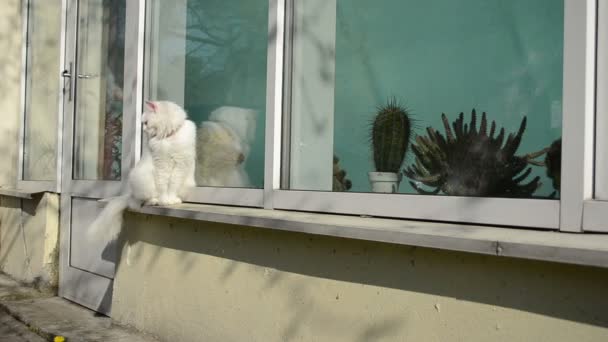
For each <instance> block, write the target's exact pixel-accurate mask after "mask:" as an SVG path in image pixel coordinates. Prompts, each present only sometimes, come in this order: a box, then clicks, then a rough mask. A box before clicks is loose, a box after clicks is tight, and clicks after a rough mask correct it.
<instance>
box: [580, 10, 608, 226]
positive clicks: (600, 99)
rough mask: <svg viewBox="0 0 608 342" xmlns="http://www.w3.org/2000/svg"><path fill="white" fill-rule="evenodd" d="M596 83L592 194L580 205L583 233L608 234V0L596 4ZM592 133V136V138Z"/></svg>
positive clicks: (590, 168)
mask: <svg viewBox="0 0 608 342" xmlns="http://www.w3.org/2000/svg"><path fill="white" fill-rule="evenodd" d="M597 11H598V14H597V16H598V21H597V83H596V94H598V96H596V113H595V127H593V130H592V131H591V132H587V133H588V134H589V136H592V137H594V138H595V141H594V143H595V151H594V152H595V155H594V156H593V161H594V162H595V163H594V164H593V165H591V166H589V172H592V173H593V180H594V184H593V189H592V191H593V193H592V194H589V193H587V194H586V196H585V201H584V204H583V219H582V221H583V229H584V230H585V231H590V232H608V136H606V133H608V131H607V130H608V98H607V97H606V96H599V94H606V93H607V92H608V63H607V62H606V60H607V58H608V0H598V7H597ZM594 133H595V134H594Z"/></svg>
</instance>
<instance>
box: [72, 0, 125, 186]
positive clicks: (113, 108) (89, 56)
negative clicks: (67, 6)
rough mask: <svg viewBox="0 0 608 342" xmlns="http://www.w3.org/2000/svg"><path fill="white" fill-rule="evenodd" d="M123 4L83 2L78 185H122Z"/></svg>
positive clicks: (77, 127)
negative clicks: (118, 182)
mask: <svg viewBox="0 0 608 342" xmlns="http://www.w3.org/2000/svg"><path fill="white" fill-rule="evenodd" d="M125 11H126V2H125V1H124V0H90V1H80V2H79V9H78V13H79V16H78V47H77V48H78V52H77V54H78V56H77V67H76V70H77V75H76V112H75V126H74V131H75V133H74V179H86V180H120V176H121V156H122V118H123V115H122V110H123V97H122V96H123V80H124V43H125Z"/></svg>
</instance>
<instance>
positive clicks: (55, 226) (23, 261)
mask: <svg viewBox="0 0 608 342" xmlns="http://www.w3.org/2000/svg"><path fill="white" fill-rule="evenodd" d="M0 208H1V209H2V212H0V239H1V240H0V270H1V271H2V272H4V273H6V274H8V275H10V276H11V277H12V278H14V279H16V280H19V281H21V282H24V283H28V284H32V285H35V286H37V287H38V288H40V289H41V290H47V291H52V292H55V291H56V290H57V289H56V288H57V282H58V259H59V254H58V253H59V249H58V240H59V195H57V194H52V193H45V194H40V195H36V196H35V198H34V199H33V200H19V199H11V198H8V197H3V198H2V206H1V207H0Z"/></svg>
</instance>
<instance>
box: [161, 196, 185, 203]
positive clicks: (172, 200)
mask: <svg viewBox="0 0 608 342" xmlns="http://www.w3.org/2000/svg"><path fill="white" fill-rule="evenodd" d="M180 203H182V200H181V199H180V198H179V197H177V196H167V197H161V199H160V205H176V204H180Z"/></svg>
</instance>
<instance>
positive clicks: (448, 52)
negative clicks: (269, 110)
mask: <svg viewBox="0 0 608 342" xmlns="http://www.w3.org/2000/svg"><path fill="white" fill-rule="evenodd" d="M294 6H295V8H294V20H293V21H294V28H293V41H292V43H293V44H292V66H291V75H290V76H291V77H290V79H291V83H290V85H289V87H288V89H289V90H290V92H291V96H290V98H291V103H290V105H291V106H290V110H291V121H290V124H291V127H290V132H289V134H290V139H291V145H290V147H289V158H288V160H289V165H288V168H287V169H288V170H289V173H288V179H286V182H284V183H285V184H287V185H288V187H289V188H290V189H298V190H319V191H356V192H398V193H405V194H437V195H451V196H480V197H519V198H524V197H525V198H556V197H558V196H559V179H560V176H559V174H560V169H559V167H560V162H559V160H560V155H561V123H562V120H561V118H562V78H563V47H564V45H563V41H564V39H563V30H564V3H563V1H558V0H510V1H503V0H427V1H417V0H381V1H368V0H340V1H337V0H307V1H295V2H294Z"/></svg>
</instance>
